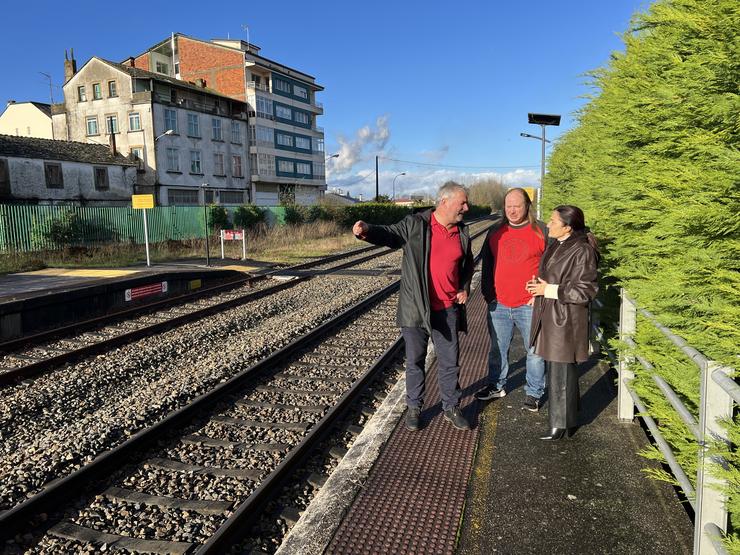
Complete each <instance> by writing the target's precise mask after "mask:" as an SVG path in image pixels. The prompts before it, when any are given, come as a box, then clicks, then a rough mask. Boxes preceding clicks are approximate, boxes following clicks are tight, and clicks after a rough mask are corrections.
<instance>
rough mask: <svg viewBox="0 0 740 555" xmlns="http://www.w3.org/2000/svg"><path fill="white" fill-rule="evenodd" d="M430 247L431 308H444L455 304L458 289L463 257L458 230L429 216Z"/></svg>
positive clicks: (433, 216)
mask: <svg viewBox="0 0 740 555" xmlns="http://www.w3.org/2000/svg"><path fill="white" fill-rule="evenodd" d="M431 228H432V249H431V252H430V254H429V301H430V304H431V307H432V310H444V309H445V308H448V307H450V306H452V305H453V304H455V299H456V296H457V292H458V291H459V289H460V259H461V258H462V257H463V250H462V245H461V244H460V230H459V229H458V227H457V226H454V227H453V228H452V229H447V228H446V227H445V226H443V225H442V224H440V223H439V222H438V221H437V218H436V217H435V215H434V213H432V218H431Z"/></svg>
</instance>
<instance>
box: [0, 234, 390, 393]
mask: <svg viewBox="0 0 740 555" xmlns="http://www.w3.org/2000/svg"><path fill="white" fill-rule="evenodd" d="M391 252H392V250H391V249H384V248H379V247H368V248H363V249H358V250H357V251H350V252H349V253H342V254H340V255H333V256H330V257H326V258H322V259H319V260H314V261H311V262H306V263H303V264H298V265H296V266H292V267H289V268H284V269H277V270H273V271H270V272H266V273H265V274H263V275H260V276H258V277H256V278H255V277H250V278H244V279H243V280H238V281H232V282H229V283H227V284H222V285H219V286H216V287H213V288H210V289H208V290H206V291H199V292H196V293H192V294H190V295H187V296H180V297H178V298H177V299H166V300H164V301H159V302H156V303H152V304H151V305H148V306H147V307H137V308H135V309H131V310H129V311H126V312H124V313H116V314H113V315H108V316H103V317H100V318H95V319H93V320H88V321H86V322H84V323H81V324H76V325H72V326H66V327H65V328H60V329H56V330H49V331H48V332H44V333H41V334H37V335H35V336H33V337H27V338H22V339H18V340H13V341H9V342H5V343H2V344H0V353H2V356H0V386H1V385H6V384H10V383H14V382H17V381H18V380H22V379H27V378H30V377H32V376H34V375H37V374H40V373H43V372H45V371H47V370H50V369H53V368H56V367H58V366H60V365H62V364H65V363H67V362H71V361H74V360H77V359H80V358H83V357H86V356H90V355H92V354H95V353H99V352H103V351H106V350H110V349H112V348H115V347H117V346H120V345H124V344H126V343H130V342H132V341H136V340H137V339H140V338H142V337H146V336H148V335H151V334H155V333H160V332H162V331H164V330H167V329H170V328H172V327H175V326H179V325H183V324H185V323H187V322H191V321H193V320H197V319H199V318H205V317H207V316H209V315H211V314H215V313H218V312H221V311H223V310H227V309H229V308H232V307H235V306H239V305H241V304H244V303H248V302H250V301H253V300H256V299H260V298H262V297H265V296H268V295H271V294H274V293H276V292H278V291H282V290H283V289H287V288H289V287H293V286H295V285H297V284H298V283H300V282H301V281H304V280H306V279H309V277H310V276H309V275H303V276H301V275H297V276H292V277H291V278H290V279H289V280H277V281H276V280H271V279H270V277H271V276H286V275H288V276H289V275H291V274H293V273H295V272H298V271H302V270H307V269H312V270H314V271H315V270H323V271H327V272H328V271H338V270H341V269H344V268H347V267H350V266H353V265H357V264H361V263H363V262H366V261H368V260H373V259H375V258H377V257H379V256H384V255H386V254H389V253H391ZM347 258H349V259H350V260H348V261H347V260H346V259H347ZM337 261H344V262H341V263H339V264H336V262H337ZM239 284H241V285H242V286H241V287H238V286H239ZM234 287H238V288H237V289H234ZM142 312H144V314H142ZM131 316H133V318H132V319H130V317H131ZM126 318H129V319H126ZM81 330H85V331H83V333H80V331H81ZM65 333H68V334H73V335H66V336H65Z"/></svg>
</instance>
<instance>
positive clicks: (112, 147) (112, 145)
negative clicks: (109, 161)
mask: <svg viewBox="0 0 740 555" xmlns="http://www.w3.org/2000/svg"><path fill="white" fill-rule="evenodd" d="M106 125H107V123H106ZM110 153H111V154H112V155H113V156H115V155H116V154H117V152H116V134H115V133H113V130H112V129H111V132H110Z"/></svg>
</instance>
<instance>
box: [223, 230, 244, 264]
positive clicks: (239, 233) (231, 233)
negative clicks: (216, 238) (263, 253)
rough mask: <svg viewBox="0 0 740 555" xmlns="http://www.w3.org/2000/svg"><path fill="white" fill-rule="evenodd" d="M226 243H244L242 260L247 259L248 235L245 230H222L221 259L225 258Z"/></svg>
mask: <svg viewBox="0 0 740 555" xmlns="http://www.w3.org/2000/svg"><path fill="white" fill-rule="evenodd" d="M224 241H241V242H242V260H246V259H247V233H246V232H245V231H244V230H243V229H222V230H221V259H224V258H225V255H224Z"/></svg>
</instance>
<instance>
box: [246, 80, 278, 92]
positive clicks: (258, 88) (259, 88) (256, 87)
mask: <svg viewBox="0 0 740 555" xmlns="http://www.w3.org/2000/svg"><path fill="white" fill-rule="evenodd" d="M247 89H250V90H253V91H262V92H268V93H269V92H272V91H270V87H268V86H267V85H262V84H258V83H255V82H254V81H247Z"/></svg>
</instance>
